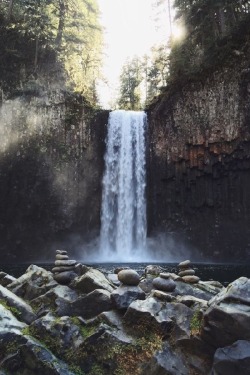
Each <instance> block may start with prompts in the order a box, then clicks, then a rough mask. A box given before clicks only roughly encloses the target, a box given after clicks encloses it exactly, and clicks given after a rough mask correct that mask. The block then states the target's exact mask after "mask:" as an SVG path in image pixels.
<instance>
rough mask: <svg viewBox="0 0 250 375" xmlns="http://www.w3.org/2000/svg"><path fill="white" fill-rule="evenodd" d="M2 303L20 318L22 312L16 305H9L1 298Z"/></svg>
mask: <svg viewBox="0 0 250 375" xmlns="http://www.w3.org/2000/svg"><path fill="white" fill-rule="evenodd" d="M0 304H1V305H2V306H3V307H5V308H6V309H7V310H9V311H10V312H11V313H12V314H13V315H14V316H15V317H16V318H20V315H21V312H20V311H19V310H18V309H17V308H16V307H14V306H9V305H8V302H6V301H4V300H0Z"/></svg>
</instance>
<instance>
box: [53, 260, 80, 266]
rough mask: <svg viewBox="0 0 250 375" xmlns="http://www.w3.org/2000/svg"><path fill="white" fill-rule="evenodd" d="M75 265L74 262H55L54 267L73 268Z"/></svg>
mask: <svg viewBox="0 0 250 375" xmlns="http://www.w3.org/2000/svg"><path fill="white" fill-rule="evenodd" d="M74 265H76V260H66V259H65V260H56V261H55V266H56V267H58V266H59V267H61V266H74Z"/></svg>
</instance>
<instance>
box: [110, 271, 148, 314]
mask: <svg viewBox="0 0 250 375" xmlns="http://www.w3.org/2000/svg"><path fill="white" fill-rule="evenodd" d="M118 275H119V274H118ZM145 296H146V295H145V293H144V292H143V290H142V289H141V288H140V287H138V286H127V285H123V284H122V285H120V286H119V287H118V288H117V289H116V290H114V291H113V292H112V293H111V299H112V301H113V302H114V305H115V307H116V308H117V309H118V310H123V309H127V308H128V306H129V305H130V304H131V303H132V302H133V301H135V300H137V299H140V300H143V299H145Z"/></svg>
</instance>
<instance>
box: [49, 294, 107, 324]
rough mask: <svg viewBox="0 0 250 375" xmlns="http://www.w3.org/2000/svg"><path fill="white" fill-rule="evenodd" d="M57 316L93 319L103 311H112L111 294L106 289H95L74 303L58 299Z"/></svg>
mask: <svg viewBox="0 0 250 375" xmlns="http://www.w3.org/2000/svg"><path fill="white" fill-rule="evenodd" d="M56 304H57V310H56V312H57V314H58V315H59V316H66V315H68V316H78V315H79V316H81V317H83V318H84V319H91V318H94V317H95V316H97V315H99V314H100V313H101V312H103V311H108V310H112V308H113V303H112V300H111V297H110V292H108V291H107V290H104V289H95V290H94V291H92V292H91V293H89V294H87V295H84V296H80V297H79V298H78V299H77V300H75V301H73V302H68V301H65V299H62V298H57V300H56Z"/></svg>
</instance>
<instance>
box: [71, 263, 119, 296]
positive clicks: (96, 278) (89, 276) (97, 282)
mask: <svg viewBox="0 0 250 375" xmlns="http://www.w3.org/2000/svg"><path fill="white" fill-rule="evenodd" d="M71 285H72V287H73V288H76V289H77V290H79V291H80V292H82V293H90V292H92V291H94V290H95V289H105V290H107V291H109V292H113V290H114V286H113V285H112V283H111V282H109V281H108V279H107V278H106V277H105V276H104V275H103V273H101V272H100V271H98V270H96V269H93V268H90V269H89V270H88V271H87V272H86V273H85V274H84V275H82V276H78V277H76V278H75V279H74V281H73V282H72V284H71Z"/></svg>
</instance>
